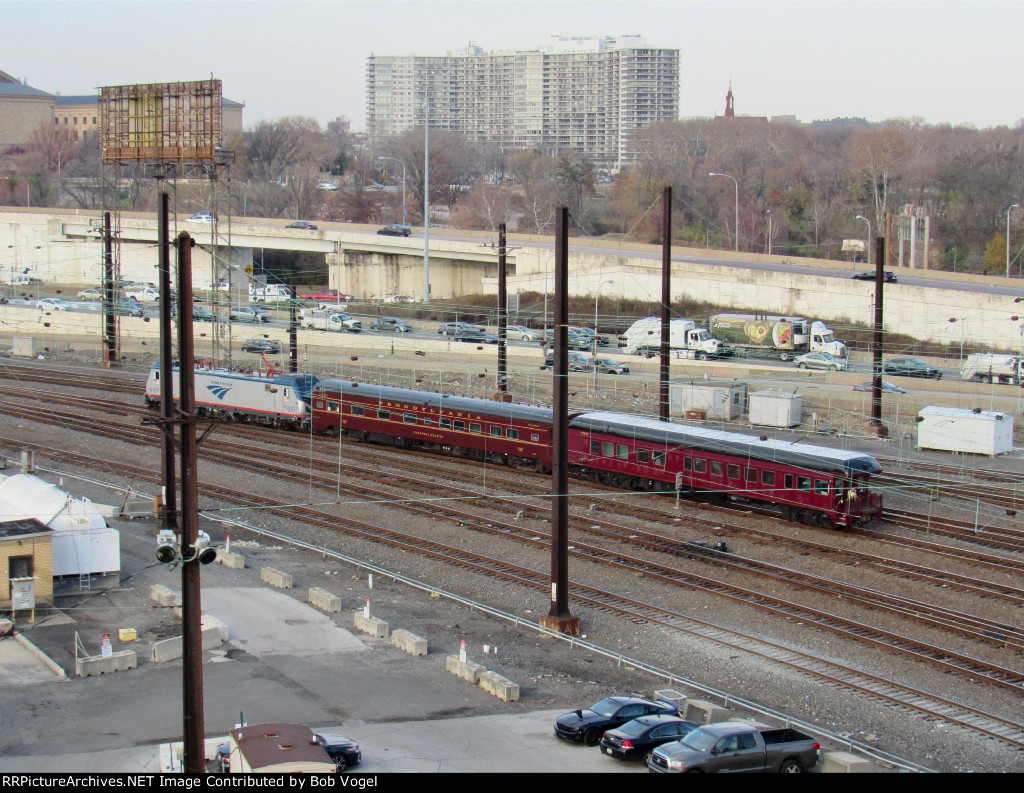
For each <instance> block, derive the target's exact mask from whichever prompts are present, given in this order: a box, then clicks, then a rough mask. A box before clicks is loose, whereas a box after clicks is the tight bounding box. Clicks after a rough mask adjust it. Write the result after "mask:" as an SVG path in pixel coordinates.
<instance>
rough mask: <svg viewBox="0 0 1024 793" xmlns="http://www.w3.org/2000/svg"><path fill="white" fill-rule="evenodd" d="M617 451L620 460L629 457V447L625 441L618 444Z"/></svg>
mask: <svg viewBox="0 0 1024 793" xmlns="http://www.w3.org/2000/svg"><path fill="white" fill-rule="evenodd" d="M615 453H616V456H617V457H618V458H619V459H620V460H628V459H629V447H628V446H626V445H625V444H624V443H620V444H618V446H616V447H615Z"/></svg>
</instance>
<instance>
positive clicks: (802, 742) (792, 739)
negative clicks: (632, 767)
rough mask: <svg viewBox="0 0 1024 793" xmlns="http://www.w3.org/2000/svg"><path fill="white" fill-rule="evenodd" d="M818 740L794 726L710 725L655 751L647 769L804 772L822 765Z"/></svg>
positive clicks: (659, 771) (670, 772)
mask: <svg viewBox="0 0 1024 793" xmlns="http://www.w3.org/2000/svg"><path fill="white" fill-rule="evenodd" d="M819 749H820V746H819V745H818V742H817V741H815V740H814V739H813V738H811V737H810V736H809V735H804V734H803V733H802V732H799V731H798V730H794V729H792V728H791V727H785V728H782V729H778V730H758V729H755V728H754V727H751V726H750V725H749V724H742V723H740V722H733V721H729V722H721V723H720V724H708V725H705V726H704V727H700V728H699V729H696V730H694V731H693V732H691V733H690V734H689V735H687V736H686V737H685V738H683V739H681V740H679V741H673V742H672V743H667V744H665V745H664V746H660V747H658V748H657V749H655V750H654V753H653V754H652V755H651V759H650V761H649V762H648V764H647V770H648V771H651V772H652V773H657V774H673V773H676V774H678V773H682V772H684V771H695V772H704V773H709V774H711V773H730V772H732V773H748V774H750V773H753V774H756V773H765V772H767V773H782V774H801V773H803V772H804V771H807V770H808V769H811V768H814V766H815V765H817V764H818V750H819Z"/></svg>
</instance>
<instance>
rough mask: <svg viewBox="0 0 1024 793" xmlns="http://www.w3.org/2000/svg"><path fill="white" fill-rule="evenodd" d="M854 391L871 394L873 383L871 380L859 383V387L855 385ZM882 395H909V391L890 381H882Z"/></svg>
mask: <svg viewBox="0 0 1024 793" xmlns="http://www.w3.org/2000/svg"><path fill="white" fill-rule="evenodd" d="M853 390H854V391H867V392H868V393H871V381H870V380H869V381H868V382H866V383H857V385H855V386H854V387H853ZM882 393H883V394H905V393H907V389H905V388H900V387H899V386H898V385H893V384H892V383H890V382H889V381H888V380H883V381H882Z"/></svg>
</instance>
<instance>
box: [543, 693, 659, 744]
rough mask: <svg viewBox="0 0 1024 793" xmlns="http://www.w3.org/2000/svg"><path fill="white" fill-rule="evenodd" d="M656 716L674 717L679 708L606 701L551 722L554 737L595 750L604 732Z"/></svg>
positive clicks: (631, 699)
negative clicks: (657, 714) (644, 717)
mask: <svg viewBox="0 0 1024 793" xmlns="http://www.w3.org/2000/svg"><path fill="white" fill-rule="evenodd" d="M656 713H664V714H668V715H672V716H678V715H679V708H678V706H676V705H674V704H672V703H671V702H666V701H660V702H651V701H649V700H646V699H639V698H638V697H607V698H606V699H602V700H601V701H600V702H598V703H597V704H595V705H592V706H591V707H589V708H588V709H587V710H574V711H572V712H571V713H565V714H563V715H561V716H559V717H558V718H557V719H556V720H555V735H556V736H557V737H558V738H561V739H562V740H564V741H572V742H575V743H581V742H582V743H584V744H586V745H587V746H597V745H598V744H599V743H600V742H601V736H603V735H604V733H605V731H606V730H613V729H615V728H616V727H621V726H622V725H623V724H625V723H626V722H627V721H633V719H638V718H640V717H641V716H650V715H653V714H656Z"/></svg>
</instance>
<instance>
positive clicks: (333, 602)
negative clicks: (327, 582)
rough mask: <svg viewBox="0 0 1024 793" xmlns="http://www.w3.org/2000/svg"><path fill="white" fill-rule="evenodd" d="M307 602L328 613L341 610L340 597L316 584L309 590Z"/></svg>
mask: <svg viewBox="0 0 1024 793" xmlns="http://www.w3.org/2000/svg"><path fill="white" fill-rule="evenodd" d="M309 603H310V605H312V606H316V607H317V608H318V609H320V610H321V611H326V612H327V613H328V614H333V613H334V612H336V611H341V598H340V597H338V596H337V595H334V594H332V593H330V592H328V591H327V590H326V589H323V588H321V587H318V586H315V587H312V588H311V589H310V590H309Z"/></svg>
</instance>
